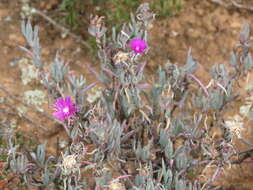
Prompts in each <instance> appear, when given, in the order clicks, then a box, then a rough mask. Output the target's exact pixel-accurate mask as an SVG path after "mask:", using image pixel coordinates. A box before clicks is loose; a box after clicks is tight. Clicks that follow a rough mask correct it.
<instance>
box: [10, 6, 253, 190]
mask: <svg viewBox="0 0 253 190" xmlns="http://www.w3.org/2000/svg"><path fill="white" fill-rule="evenodd" d="M153 19H154V14H153V13H152V12H150V9H149V5H148V4H147V3H145V4H142V5H140V6H139V7H138V8H137V11H136V14H135V15H133V14H132V15H131V22H130V23H128V24H124V25H123V26H122V28H121V29H120V31H119V32H117V31H116V29H115V27H114V28H112V32H111V33H112V35H111V36H109V37H108V36H106V32H107V28H106V27H105V24H104V21H103V17H98V16H95V17H91V24H90V27H89V33H90V34H91V35H92V36H93V37H94V38H95V40H96V43H97V47H98V57H99V59H100V70H99V72H97V71H95V70H93V69H92V68H90V67H89V70H90V71H91V72H92V73H93V74H94V75H95V76H96V77H97V79H98V80H99V81H100V82H101V83H102V84H103V86H104V89H103V91H102V95H101V97H100V98H99V99H97V100H96V101H95V102H94V103H89V102H88V101H87V90H88V89H90V88H92V87H93V86H94V85H95V83H92V84H86V81H85V78H84V77H83V76H79V77H78V76H76V75H74V74H73V73H70V70H69V67H68V65H67V64H65V63H64V62H63V61H62V60H60V59H59V56H58V54H57V56H56V58H55V60H54V62H53V63H52V65H51V69H50V70H45V68H44V67H43V63H42V62H41V59H40V52H41V49H40V45H39V38H38V28H37V27H35V28H34V29H33V28H32V26H31V24H30V23H29V22H28V23H22V32H23V34H24V36H25V38H26V39H27V41H28V43H29V46H30V48H31V50H30V49H26V48H24V47H22V49H23V50H25V51H26V52H27V53H28V54H30V55H31V56H32V58H33V61H34V64H35V66H36V67H37V68H38V70H39V71H40V77H41V80H42V81H43V85H44V87H45V89H46V90H47V91H48V94H49V96H50V98H51V99H52V100H53V101H54V100H55V99H56V98H58V97H64V96H66V95H70V96H71V97H72V98H73V99H74V102H75V104H77V105H78V106H79V110H78V113H77V114H76V115H75V117H73V118H71V119H68V120H67V121H63V122H60V124H61V125H62V126H63V127H64V129H65V130H66V132H67V134H68V136H69V145H70V146H68V147H67V148H66V150H65V153H64V154H63V155H62V156H60V157H53V156H46V154H45V149H46V145H45V144H42V145H39V146H38V147H37V149H36V151H34V152H32V151H31V152H29V151H18V147H17V146H16V145H15V144H13V143H12V141H10V142H9V153H8V168H9V169H10V170H11V171H12V172H13V173H15V174H17V175H18V176H20V178H21V179H22V180H23V181H24V182H25V184H26V185H27V186H28V187H30V186H39V187H41V188H42V189H62V188H63V189H75V190H78V189H84V188H85V189H126V188H127V189H133V190H134V189H139V190H156V189H164V190H165V189H166V190H167V189H169V190H174V189H175V190H199V189H205V188H209V187H210V186H209V185H211V184H212V182H213V181H214V180H215V179H216V178H217V176H218V174H219V173H220V171H221V170H222V167H223V166H225V165H226V164H233V163H234V164H236V163H237V162H234V161H231V158H232V156H233V155H235V153H234V149H233V147H232V146H231V145H232V144H231V138H230V137H229V133H228V131H227V130H226V126H225V124H224V119H223V116H224V112H225V111H226V109H227V105H228V104H229V103H230V102H232V101H233V100H235V98H236V97H237V96H238V94H236V92H234V90H233V89H234V88H235V84H236V81H237V80H238V78H239V77H241V76H243V75H244V74H245V73H246V72H247V71H248V70H249V69H250V68H251V67H252V65H253V62H252V59H251V55H250V53H249V48H250V42H251V40H248V36H249V26H248V25H245V26H244V28H243V32H242V34H241V38H240V45H239V46H238V49H237V51H236V52H232V53H231V66H232V69H231V70H230V71H229V72H228V69H226V67H225V66H224V65H215V66H213V67H212V68H211V70H210V73H211V76H212V80H211V81H212V82H211V83H210V85H208V87H205V86H204V85H203V84H202V83H201V81H200V80H199V79H198V78H197V77H196V76H195V75H194V73H195V72H196V71H197V69H198V65H199V64H198V63H197V61H195V60H194V58H193V57H192V54H191V50H189V52H188V56H187V59H186V63H185V65H184V66H177V65H175V64H171V63H168V64H166V65H165V66H164V67H163V68H161V67H160V68H159V69H158V71H157V77H156V82H154V83H152V84H150V83H147V82H144V81H145V75H144V68H145V65H146V63H147V62H146V61H145V54H147V53H148V49H147V50H146V51H145V52H143V53H142V54H135V53H134V52H133V51H131V49H130V48H129V47H128V44H129V41H130V40H131V39H133V38H136V37H138V38H142V39H145V40H146V41H147V40H148V26H149V24H150V22H151V21H152V20H153ZM195 83H196V84H197V85H198V86H199V87H200V88H196V85H194V84H195ZM214 116H215V117H214ZM213 126H218V127H220V128H221V129H222V130H223V131H224V134H223V135H222V137H221V138H220V139H219V141H217V142H213V141H212V138H211V137H210V135H209V132H210V130H211V128H212V127H213ZM244 142H246V141H245V140H244ZM88 145H92V149H89V150H88V148H87V147H88ZM89 147H90V146H89ZM206 165H209V166H215V167H216V168H217V170H216V172H215V173H214V175H213V176H212V177H211V178H210V180H208V181H206V182H203V181H202V182H201V181H200V180H199V178H198V176H199V174H201V171H202V170H203V168H204V167H205V166H206ZM90 169H92V171H90ZM85 172H89V177H90V178H92V179H94V180H93V182H92V183H88V182H87V179H86V178H85V175H82V174H83V173H85ZM123 179H125V181H123ZM126 179H127V180H126Z"/></svg>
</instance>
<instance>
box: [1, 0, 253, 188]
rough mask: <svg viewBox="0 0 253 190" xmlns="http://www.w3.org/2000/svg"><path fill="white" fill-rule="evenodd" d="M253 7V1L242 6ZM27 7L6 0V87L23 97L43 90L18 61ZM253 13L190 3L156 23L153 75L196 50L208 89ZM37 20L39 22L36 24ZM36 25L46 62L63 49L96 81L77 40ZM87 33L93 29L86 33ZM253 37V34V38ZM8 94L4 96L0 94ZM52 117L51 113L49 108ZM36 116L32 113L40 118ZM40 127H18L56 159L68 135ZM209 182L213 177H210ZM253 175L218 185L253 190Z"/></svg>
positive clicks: (228, 174) (51, 2) (245, 168)
mask: <svg viewBox="0 0 253 190" xmlns="http://www.w3.org/2000/svg"><path fill="white" fill-rule="evenodd" d="M241 2H242V3H247V5H251V6H253V0H247V1H241ZM34 5H35V6H36V8H38V9H40V10H46V11H48V12H50V11H53V10H54V9H55V7H57V5H58V1H57V0H44V1H42V2H39V1H38V3H35V4H34ZM21 6H22V3H21V1H19V0H0V47H1V50H0V58H1V62H0V76H1V77H0V84H1V85H2V86H3V87H4V88H5V89H6V90H8V91H9V92H10V93H11V94H13V95H15V96H17V97H21V96H22V94H23V92H24V91H26V90H29V89H34V88H38V85H36V84H32V85H22V83H21V78H20V77H21V72H20V69H19V67H18V66H17V65H15V64H13V63H15V61H16V60H18V59H20V58H21V57H24V56H26V55H25V53H24V52H22V51H21V50H20V49H19V48H18V46H20V45H22V46H24V45H26V42H25V40H24V38H23V36H22V33H21V30H20V23H21V20H22V19H21V17H20V12H21ZM252 20H253V11H251V10H246V9H241V8H236V7H234V6H230V7H224V6H222V5H219V4H216V3H213V2H211V0H187V1H186V0H185V1H184V4H183V8H182V9H181V11H180V13H179V14H178V15H177V16H174V17H171V18H166V19H158V20H156V21H155V22H154V23H153V28H151V30H150V41H149V45H150V52H149V55H148V56H147V60H148V64H147V70H148V71H149V72H151V71H153V70H154V69H155V68H157V67H158V66H159V65H163V64H164V63H166V61H168V60H169V61H170V62H172V63H177V64H184V62H185V59H186V55H187V51H188V50H189V48H192V52H193V56H194V58H195V59H196V60H198V62H199V63H200V65H201V68H200V69H199V71H198V73H197V75H198V76H199V78H200V79H201V80H202V81H203V83H204V84H207V83H208V81H209V75H207V69H208V68H209V67H210V66H211V65H213V64H222V63H224V64H228V63H229V60H230V58H229V53H230V51H231V50H233V48H234V46H235V45H236V44H238V37H239V33H240V30H241V28H242V25H243V24H245V23H248V24H250V25H251V29H253V24H252ZM35 21H36V22H35ZM35 21H34V22H35V23H36V24H38V25H39V27H40V42H41V46H42V59H43V61H44V62H47V63H50V62H51V61H52V60H53V58H54V56H55V54H56V52H57V50H61V56H62V57H63V58H64V60H66V61H67V62H69V65H70V66H71V68H72V69H73V71H74V72H80V73H82V74H84V75H85V77H86V78H87V81H88V82H93V81H95V79H94V77H93V76H92V74H91V73H90V72H89V71H88V70H87V65H88V64H91V65H93V66H94V67H96V63H95V62H94V59H92V57H91V56H90V55H89V54H88V53H87V50H85V48H84V47H83V46H82V45H81V44H80V43H78V42H76V41H75V40H74V39H73V38H71V37H67V38H65V39H62V38H61V32H60V31H59V30H57V29H56V28H54V26H52V25H51V24H49V23H48V22H47V21H46V20H45V19H43V18H42V17H40V16H35ZM83 30H87V28H84V29H83ZM251 34H253V33H251ZM251 79H252V76H251V75H249V76H248V80H246V78H242V79H241V81H240V82H241V84H242V85H244V86H246V85H247V83H249V82H250V81H251ZM242 94H243V96H242V98H241V102H240V103H239V104H237V105H239V106H240V105H242V104H243V99H244V98H246V96H247V93H245V92H242ZM0 95H1V96H3V95H4V94H3V93H2V92H1V94H0ZM44 108H45V110H46V111H48V113H49V114H50V109H49V108H47V107H44ZM33 112H34V111H32V110H30V112H29V114H31V116H35V118H36V114H35V113H33ZM238 112H239V107H236V108H233V109H231V115H233V114H236V113H238ZM39 122H40V123H43V126H44V127H45V128H47V129H48V131H47V132H45V131H43V130H40V129H38V128H36V126H34V125H32V124H31V123H29V122H27V121H23V120H22V119H20V118H19V119H18V128H17V130H18V131H20V132H21V133H22V134H25V135H26V136H32V137H33V138H36V139H37V141H39V142H41V143H42V142H44V141H47V142H48V144H49V146H48V152H50V153H53V154H55V151H56V150H55V144H56V143H57V140H59V138H60V139H61V138H64V137H63V136H64V135H65V134H64V131H63V130H62V129H61V128H60V127H59V126H55V125H53V123H52V122H50V121H48V118H46V117H40V119H39ZM245 123H246V124H247V125H246V130H245V131H244V133H243V134H244V136H245V137H246V138H247V139H249V141H252V137H251V136H250V132H251V129H250V125H251V123H250V122H249V121H248V120H247V119H246V120H245ZM235 142H236V146H237V147H238V148H240V149H244V148H247V147H246V146H244V145H243V144H241V143H240V142H239V141H236V140H235ZM204 175H205V176H206V177H204V178H205V179H206V178H208V176H209V175H208V174H204ZM252 179H253V173H252V169H251V168H250V167H249V165H248V164H246V165H245V164H242V165H240V166H238V167H232V168H230V169H229V168H228V169H226V170H225V172H224V174H223V177H222V178H221V179H220V180H218V181H217V182H216V184H219V185H221V186H223V187H224V188H225V189H230V190H232V189H234V190H251V189H253V182H252V181H253V180H252Z"/></svg>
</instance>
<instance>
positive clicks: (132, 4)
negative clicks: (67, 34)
mask: <svg viewBox="0 0 253 190" xmlns="http://www.w3.org/2000/svg"><path fill="white" fill-rule="evenodd" d="M140 3H141V1H140V0H135V1H132V0H106V1H105V0H102V1H101V0H99V1H98V0H88V1H86V2H83V1H80V0H62V2H61V4H60V10H61V11H63V12H65V13H66V16H64V17H63V18H64V21H65V23H66V24H67V25H69V26H70V27H71V28H75V27H77V26H78V25H79V24H80V18H81V15H82V14H83V13H82V12H84V11H83V8H82V6H83V7H85V6H86V7H87V6H92V7H96V14H100V15H105V16H106V17H107V18H108V19H107V21H108V22H109V23H107V25H109V26H111V25H114V26H116V28H119V27H120V24H121V23H123V22H129V21H130V17H129V12H133V11H134V10H135V9H136V8H137V7H138V5H139V4H140ZM80 5H81V6H80ZM151 7H152V9H153V10H154V11H155V12H157V14H158V16H159V17H166V16H172V15H174V14H177V13H178V11H179V10H180V9H181V7H182V0H159V1H156V0H155V1H151ZM108 8H110V9H111V10H113V11H109V12H108V11H105V10H107V9H108ZM85 12H87V9H85Z"/></svg>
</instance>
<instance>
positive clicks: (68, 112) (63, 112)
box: [53, 96, 77, 121]
mask: <svg viewBox="0 0 253 190" xmlns="http://www.w3.org/2000/svg"><path fill="white" fill-rule="evenodd" d="M76 111H77V108H76V106H75V105H74V104H73V102H72V100H71V98H70V97H69V96H68V97H66V98H57V100H56V103H55V104H54V113H53V116H54V117H55V118H56V119H59V120H61V121H64V120H66V119H68V118H70V117H71V116H73V115H74V114H75V113H76Z"/></svg>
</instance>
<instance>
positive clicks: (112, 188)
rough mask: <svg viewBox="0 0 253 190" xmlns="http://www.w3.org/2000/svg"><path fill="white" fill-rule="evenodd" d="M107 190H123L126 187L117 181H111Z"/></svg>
mask: <svg viewBox="0 0 253 190" xmlns="http://www.w3.org/2000/svg"><path fill="white" fill-rule="evenodd" d="M108 189H109V190H125V189H126V187H125V185H124V184H122V183H120V182H118V181H113V182H112V183H110V185H109V186H108Z"/></svg>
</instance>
